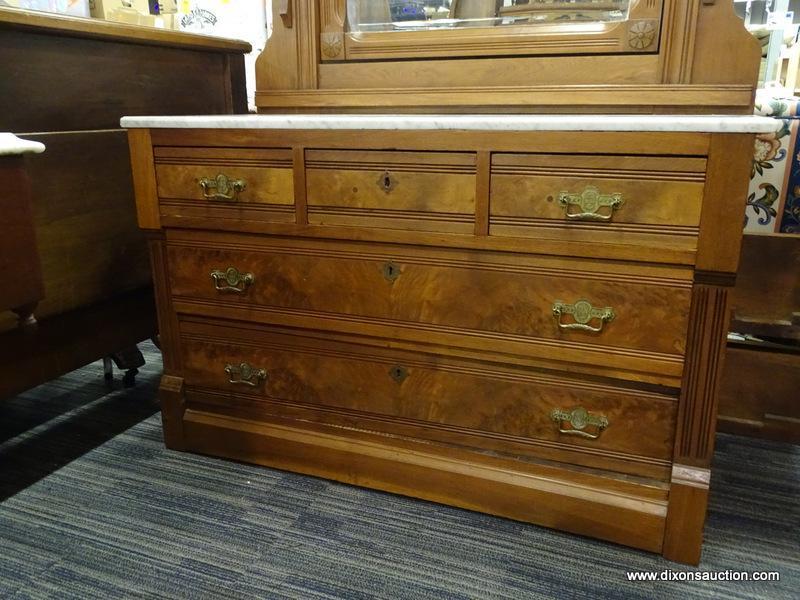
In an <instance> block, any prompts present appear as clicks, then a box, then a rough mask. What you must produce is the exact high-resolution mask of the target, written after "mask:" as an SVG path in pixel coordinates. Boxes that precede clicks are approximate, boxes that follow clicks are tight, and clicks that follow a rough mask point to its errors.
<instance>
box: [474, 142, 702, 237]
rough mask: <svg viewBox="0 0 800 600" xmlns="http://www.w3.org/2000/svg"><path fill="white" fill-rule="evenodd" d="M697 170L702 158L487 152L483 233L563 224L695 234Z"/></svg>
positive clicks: (524, 232)
mask: <svg viewBox="0 0 800 600" xmlns="http://www.w3.org/2000/svg"><path fill="white" fill-rule="evenodd" d="M705 172H706V160H705V159H704V158H690V157H658V156H599V155H550V154H495V155H494V156H493V157H492V178H491V215H490V233H491V234H492V235H514V236H528V235H530V236H533V235H538V234H540V233H541V231H542V229H544V228H562V229H564V228H565V229H564V230H565V231H568V230H570V229H577V230H594V231H604V230H605V231H609V230H610V231H614V232H617V233H639V234H646V233H656V234H657V233H661V234H669V235H683V236H696V235H697V233H698V227H699V224H700V209H701V205H702V200H703V190H704V184H705Z"/></svg>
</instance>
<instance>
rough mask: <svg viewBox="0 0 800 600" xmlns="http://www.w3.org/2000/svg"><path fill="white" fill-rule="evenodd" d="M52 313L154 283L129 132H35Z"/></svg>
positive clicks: (36, 186)
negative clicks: (138, 204)
mask: <svg viewBox="0 0 800 600" xmlns="http://www.w3.org/2000/svg"><path fill="white" fill-rule="evenodd" d="M26 138H28V139H32V140H36V141H39V142H42V143H44V144H45V146H47V150H46V151H45V152H44V153H43V154H41V155H37V156H36V158H35V160H34V159H31V160H28V161H27V170H28V174H29V176H30V179H31V190H32V193H33V210H34V220H35V225H36V238H37V245H38V248H39V255H40V257H41V263H42V274H43V277H44V282H45V299H44V300H43V301H42V302H41V304H40V305H39V308H38V310H37V315H38V316H40V317H42V318H44V317H45V316H48V315H55V314H60V313H63V312H66V311H68V310H72V309H74V308H78V307H81V306H89V305H91V304H94V303H97V302H100V301H103V300H106V299H108V298H111V297H113V296H115V295H117V294H121V293H124V292H127V291H130V290H134V289H137V288H142V287H149V285H150V269H149V265H148V260H147V246H146V244H145V240H144V235H143V234H142V232H141V231H140V230H139V229H138V228H137V226H136V204H135V202H134V199H133V192H132V185H131V174H130V157H129V154H128V144H127V143H126V136H125V132H124V131H120V130H117V131H104V132H76V133H52V134H40V135H27V136H26Z"/></svg>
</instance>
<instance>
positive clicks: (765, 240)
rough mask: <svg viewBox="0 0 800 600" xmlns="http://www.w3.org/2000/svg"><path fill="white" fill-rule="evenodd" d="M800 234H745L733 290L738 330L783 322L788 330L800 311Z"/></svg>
mask: <svg viewBox="0 0 800 600" xmlns="http://www.w3.org/2000/svg"><path fill="white" fill-rule="evenodd" d="M798 273H800V236H796V235H786V234H776V235H747V234H746V235H745V236H744V239H743V240H742V258H741V261H740V263H739V270H738V272H737V275H736V287H735V288H734V289H733V291H732V292H731V306H732V307H733V315H734V316H733V318H734V325H733V330H734V331H741V332H743V333H747V332H748V331H746V330H744V331H743V329H742V328H744V327H754V326H756V325H758V324H764V325H766V324H770V325H778V324H780V325H783V326H784V327H785V330H786V331H787V332H788V330H789V327H788V326H790V324H791V322H792V319H793V318H794V316H795V315H798V314H800V278H798V276H797V274H798Z"/></svg>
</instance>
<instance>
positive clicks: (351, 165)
mask: <svg viewBox="0 0 800 600" xmlns="http://www.w3.org/2000/svg"><path fill="white" fill-rule="evenodd" d="M305 160H306V163H305V164H306V185H307V202H308V221H309V223H312V224H316V225H351V226H363V227H379V228H386V229H406V230H416V231H441V232H449V233H472V231H473V229H474V222H475V191H476V187H475V186H476V176H475V173H476V155H475V154H474V153H466V152H464V153H461V152H382V151H360V150H308V151H306V154H305Z"/></svg>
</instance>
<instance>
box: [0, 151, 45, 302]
mask: <svg viewBox="0 0 800 600" xmlns="http://www.w3.org/2000/svg"><path fill="white" fill-rule="evenodd" d="M24 164H25V163H24V160H23V158H22V157H19V156H0V215H2V219H1V220H0V273H2V274H3V275H2V277H3V280H4V281H5V282H6V283H5V285H3V286H0V312H2V311H5V310H9V309H22V308H23V307H26V305H27V307H28V308H29V309H30V310H29V311H28V310H27V309H26V310H25V311H23V312H28V315H29V314H30V312H32V311H33V308H34V305H35V304H36V303H37V302H38V301H39V300H41V299H42V297H43V296H44V284H43V282H42V267H41V262H40V260H39V250H38V249H37V245H36V233H35V231H34V225H33V208H32V206H31V186H30V180H29V179H28V174H27V173H26V171H25V168H24Z"/></svg>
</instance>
